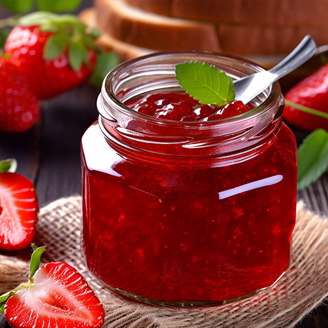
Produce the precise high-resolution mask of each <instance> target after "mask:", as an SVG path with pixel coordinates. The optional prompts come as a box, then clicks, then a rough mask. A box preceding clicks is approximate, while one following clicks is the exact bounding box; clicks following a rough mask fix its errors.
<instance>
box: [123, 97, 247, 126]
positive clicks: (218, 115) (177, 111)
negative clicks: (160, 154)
mask: <svg viewBox="0 0 328 328" xmlns="http://www.w3.org/2000/svg"><path fill="white" fill-rule="evenodd" d="M127 105H128V106H129V107H131V108H133V109H134V110H135V111H137V112H140V113H143V114H147V115H151V116H154V117H157V118H159V119H166V120H174V121H185V122H190V121H201V120H202V121H214V120H219V119H224V118H228V117H233V116H237V115H240V114H242V113H245V112H247V111H249V110H250V109H251V107H249V106H245V105H244V104H243V103H242V102H241V101H232V102H229V103H228V104H226V105H224V106H221V107H218V106H214V105H201V104H200V103H199V102H198V100H195V99H194V98H192V97H190V96H189V95H188V94H182V93H159V94H151V95H147V96H145V97H141V98H137V99H136V100H132V101H129V102H128V103H127Z"/></svg>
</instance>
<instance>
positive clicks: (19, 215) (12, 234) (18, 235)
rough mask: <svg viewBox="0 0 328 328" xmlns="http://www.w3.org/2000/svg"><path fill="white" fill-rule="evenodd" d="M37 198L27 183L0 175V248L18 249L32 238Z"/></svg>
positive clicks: (19, 177)
mask: <svg viewBox="0 0 328 328" xmlns="http://www.w3.org/2000/svg"><path fill="white" fill-rule="evenodd" d="M37 211H38V203H37V195H36V192H35V188H34V186H33V184H32V182H31V181H30V180H28V179H27V178H25V177H23V176H22V175H20V174H18V173H12V172H1V173H0V249H3V250H10V251H11V250H18V249H23V248H25V247H26V246H28V245H30V244H31V242H32V241H33V239H34V234H35V224H36V221H37Z"/></svg>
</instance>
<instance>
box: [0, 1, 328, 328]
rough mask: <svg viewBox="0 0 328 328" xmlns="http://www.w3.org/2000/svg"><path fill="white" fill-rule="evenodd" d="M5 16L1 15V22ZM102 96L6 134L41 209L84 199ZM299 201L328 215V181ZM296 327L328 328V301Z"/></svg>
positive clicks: (89, 91) (2, 144) (67, 97)
mask: <svg viewBox="0 0 328 328" xmlns="http://www.w3.org/2000/svg"><path fill="white" fill-rule="evenodd" d="M90 3H92V1H91V0H85V1H83V3H82V7H86V6H88V5H90ZM3 15H4V13H1V10H0V17H1V16H3ZM98 93H99V90H98V89H96V88H95V87H92V86H90V85H88V84H84V85H82V86H81V87H79V88H77V89H75V90H73V91H70V92H67V93H66V94H64V95H62V96H59V97H57V98H55V99H53V100H50V101H47V102H43V104H42V117H41V120H40V122H39V123H38V124H37V125H36V126H35V127H34V128H33V129H31V130H30V131H28V132H26V133H22V134H5V133H0V159H5V158H16V159H17V161H18V170H17V171H18V173H20V174H22V175H24V176H25V177H27V178H29V179H30V180H31V181H32V182H34V184H35V186H36V191H37V194H38V198H39V205H40V207H42V206H44V205H46V204H48V203H50V202H52V201H54V200H56V199H58V198H60V197H65V196H70V195H77V194H81V164H80V139H81V136H82V134H83V132H84V131H85V130H86V128H87V127H88V126H89V125H90V124H91V123H92V122H94V121H95V120H96V119H97V114H98V113H97V109H96V105H95V104H96V97H97V95H98ZM298 132H299V131H298ZM301 135H302V133H301ZM299 198H300V199H304V201H305V203H306V204H307V206H308V207H309V208H310V209H312V210H314V211H316V212H318V213H324V214H326V215H328V201H327V199H328V175H327V174H325V175H324V176H323V177H322V178H321V179H320V180H319V181H318V182H317V183H315V184H313V185H312V186H310V187H309V188H307V189H306V190H304V191H302V192H300V193H299ZM4 327H7V326H6V323H5V320H4V318H3V316H0V328H4ZM296 327H297V328H327V327H328V301H326V303H325V304H324V305H321V306H319V307H317V308H316V309H314V310H313V311H312V312H311V313H310V314H309V315H308V316H307V317H305V318H304V319H303V321H302V322H301V323H299V324H298V325H297V326H296ZM277 328H279V327H277Z"/></svg>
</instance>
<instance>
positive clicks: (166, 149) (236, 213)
mask: <svg viewBox="0 0 328 328" xmlns="http://www.w3.org/2000/svg"><path fill="white" fill-rule="evenodd" d="M191 55H193V54H189V53H188V56H191ZM198 55H199V54H198ZM153 56H154V63H155V64H152V65H157V64H159V65H160V64H161V60H162V57H163V58H164V59H165V60H166V58H167V62H168V63H169V64H170V65H171V64H172V58H175V57H174V56H177V57H179V56H181V55H180V54H173V55H171V56H167V55H166V54H158V55H153ZM166 56H167V57H166ZM204 56H207V54H205V55H204ZM188 58H189V57H188ZM220 58H221V57H220V56H218V55H215V56H213V57H211V61H212V62H213V61H216V60H219V59H220ZM224 58H225V57H224ZM148 59H149V60H150V59H152V56H150V57H148ZM177 60H180V61H181V59H180V58H178V59H177ZM230 60H231V61H233V60H235V59H233V58H232V59H230V58H229V61H230ZM167 62H164V64H165V65H168V64H167ZM138 63H139V61H138V60H136V61H134V62H132V63H128V64H126V69H125V70H123V69H124V67H125V66H124V65H123V66H122V68H118V69H117V71H116V70H114V72H113V73H111V74H112V76H111V75H110V76H109V77H110V78H113V79H114V80H115V79H119V78H118V76H120V74H121V71H120V69H121V70H122V76H121V79H122V81H123V82H124V83H125V82H126V83H127V84H128V85H129V87H131V88H132V91H131V93H132V94H133V96H134V98H133V100H129V101H128V102H127V103H126V104H127V105H128V106H129V107H130V108H131V109H132V110H131V109H127V108H126V107H124V106H123V105H122V103H120V101H121V102H123V103H124V102H126V101H125V100H124V99H129V96H128V94H129V92H130V91H128V92H127V93H126V94H122V95H121V96H122V97H121V96H120V100H118V99H117V98H111V96H110V92H108V93H106V90H105V89H103V91H102V94H101V95H100V97H99V100H98V110H99V113H100V117H99V123H97V122H96V123H95V124H93V125H92V126H91V127H89V129H88V130H87V131H86V132H85V134H84V136H83V138H82V159H83V248H84V252H85V258H86V262H87V265H88V267H89V269H90V270H91V271H92V272H93V273H94V274H95V275H96V276H98V277H99V278H100V279H102V280H103V281H104V282H105V283H106V284H108V285H109V286H111V287H112V288H114V289H115V290H116V291H119V292H121V293H123V294H124V295H128V296H131V297H135V298H137V299H141V300H146V301H148V302H155V303H160V304H169V305H181V304H183V305H190V304H213V303H214V304H218V303H220V302H223V301H226V300H231V299H234V298H239V297H244V296H245V295H249V294H252V293H256V292H257V291H259V290H261V289H263V288H266V287H269V286H271V285H272V284H273V283H274V282H276V281H277V279H278V278H279V277H280V276H281V275H282V273H283V272H284V271H285V270H286V269H287V267H288V265H289V260H290V242H291V235H292V231H293V227H294V224H295V214H296V178H297V167H296V143H295V138H294V136H293V134H292V132H291V131H290V130H289V129H288V128H287V126H286V125H285V124H282V121H281V114H282V109H283V101H282V96H281V93H280V89H279V87H278V85H273V87H272V91H271V97H270V99H269V100H268V103H266V104H264V105H262V107H259V108H260V109H261V110H258V108H256V109H255V110H253V111H252V113H250V112H249V113H248V115H243V113H244V112H245V111H247V110H249V108H247V107H246V106H244V105H243V104H241V103H240V102H232V103H230V104H228V105H227V106H224V107H223V108H218V107H215V106H210V105H209V106H207V105H205V106H204V105H200V104H199V103H198V102H197V101H195V100H194V99H192V98H190V97H189V96H187V95H185V94H177V93H163V92H158V94H156V93H155V92H154V91H153V85H152V84H151V81H152V76H151V75H150V73H149V71H148V70H147V71H146V74H139V72H140V70H141V68H140V67H139V66H138V67H137V68H135V67H134V65H138ZM141 63H144V62H141ZM238 63H239V62H237V64H238ZM237 64H234V67H239V66H237ZM142 65H143V64H142ZM165 65H164V67H166V66H165ZM245 65H249V64H248V62H246V63H244V62H241V64H240V67H241V69H243V68H244V67H245ZM141 67H143V66H141ZM151 67H152V70H151V72H154V78H153V79H154V81H155V83H156V86H157V85H158V79H159V78H158V75H156V74H160V73H161V72H162V66H160V68H159V73H157V72H156V70H154V69H153V66H151ZM225 67H226V66H225ZM146 68H147V67H146ZM173 68H174V67H173ZM234 71H235V68H234ZM130 72H136V73H135V74H136V78H135V80H134V79H133V74H132V73H130ZM115 74H116V75H115ZM131 74H132V77H131ZM160 76H163V77H162V79H163V80H164V82H163V83H166V79H167V77H166V75H165V74H162V75H160ZM125 77H127V81H125V80H124V79H125ZM119 82H121V81H120V80H119ZM106 83H110V82H108V81H106ZM111 83H113V85H114V87H113V90H115V92H116V94H118V93H119V92H120V91H121V90H120V89H119V88H120V86H121V85H122V86H123V87H124V85H125V84H124V83H122V84H120V83H117V84H115V83H114V82H111ZM148 84H149V85H151V86H152V88H151V89H150V90H152V93H151V94H150V95H148V94H149V93H148V92H147V91H146V92H144V93H143V95H141V96H139V97H138V96H135V94H138V92H139V91H140V89H142V88H146V90H148V89H147V86H148ZM115 85H117V86H118V87H117V88H118V90H116V89H115ZM134 86H135V89H133V87H134ZM122 90H123V89H122ZM135 90H138V92H135ZM139 94H141V92H140V93H139ZM130 98H131V97H130ZM222 111H223V113H222V114H220V113H217V112H222ZM137 112H140V113H143V114H147V115H149V116H146V115H140V114H139V113H137ZM240 114H241V115H240ZM218 115H220V116H218ZM236 115H240V116H238V117H236V118H235V119H233V120H218V121H211V122H206V120H211V119H214V118H215V119H217V117H219V118H227V117H231V116H236ZM199 121H200V122H199Z"/></svg>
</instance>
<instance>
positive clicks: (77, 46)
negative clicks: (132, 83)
mask: <svg viewBox="0 0 328 328" xmlns="http://www.w3.org/2000/svg"><path fill="white" fill-rule="evenodd" d="M18 24H19V25H18V26H16V27H15V28H14V29H13V30H12V31H11V33H10V34H9V36H8V38H7V40H6V43H5V53H7V54H8V55H9V56H10V59H9V60H10V61H11V62H12V63H14V64H15V65H16V66H17V67H18V68H19V70H20V71H21V72H22V74H23V75H24V76H25V77H27V78H28V80H29V83H30V86H31V88H32V90H33V92H34V94H35V95H36V96H37V98H38V99H49V98H52V97H54V96H57V95H59V94H61V93H63V92H65V91H67V90H70V89H72V88H74V87H76V86H77V85H79V84H81V83H82V82H83V81H85V80H86V79H87V78H88V77H89V75H90V74H91V72H92V70H93V67H94V65H95V62H96V52H95V50H96V47H95V46H94V45H93V43H92V40H93V39H94V38H95V37H97V34H96V32H94V31H91V32H90V33H89V31H88V30H87V27H86V25H84V24H83V23H81V22H80V21H79V20H78V19H77V18H76V17H74V16H71V15H61V16H60V15H55V14H53V13H49V12H37V13H33V14H30V15H27V16H24V17H22V18H21V19H20V20H19V23H18Z"/></svg>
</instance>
